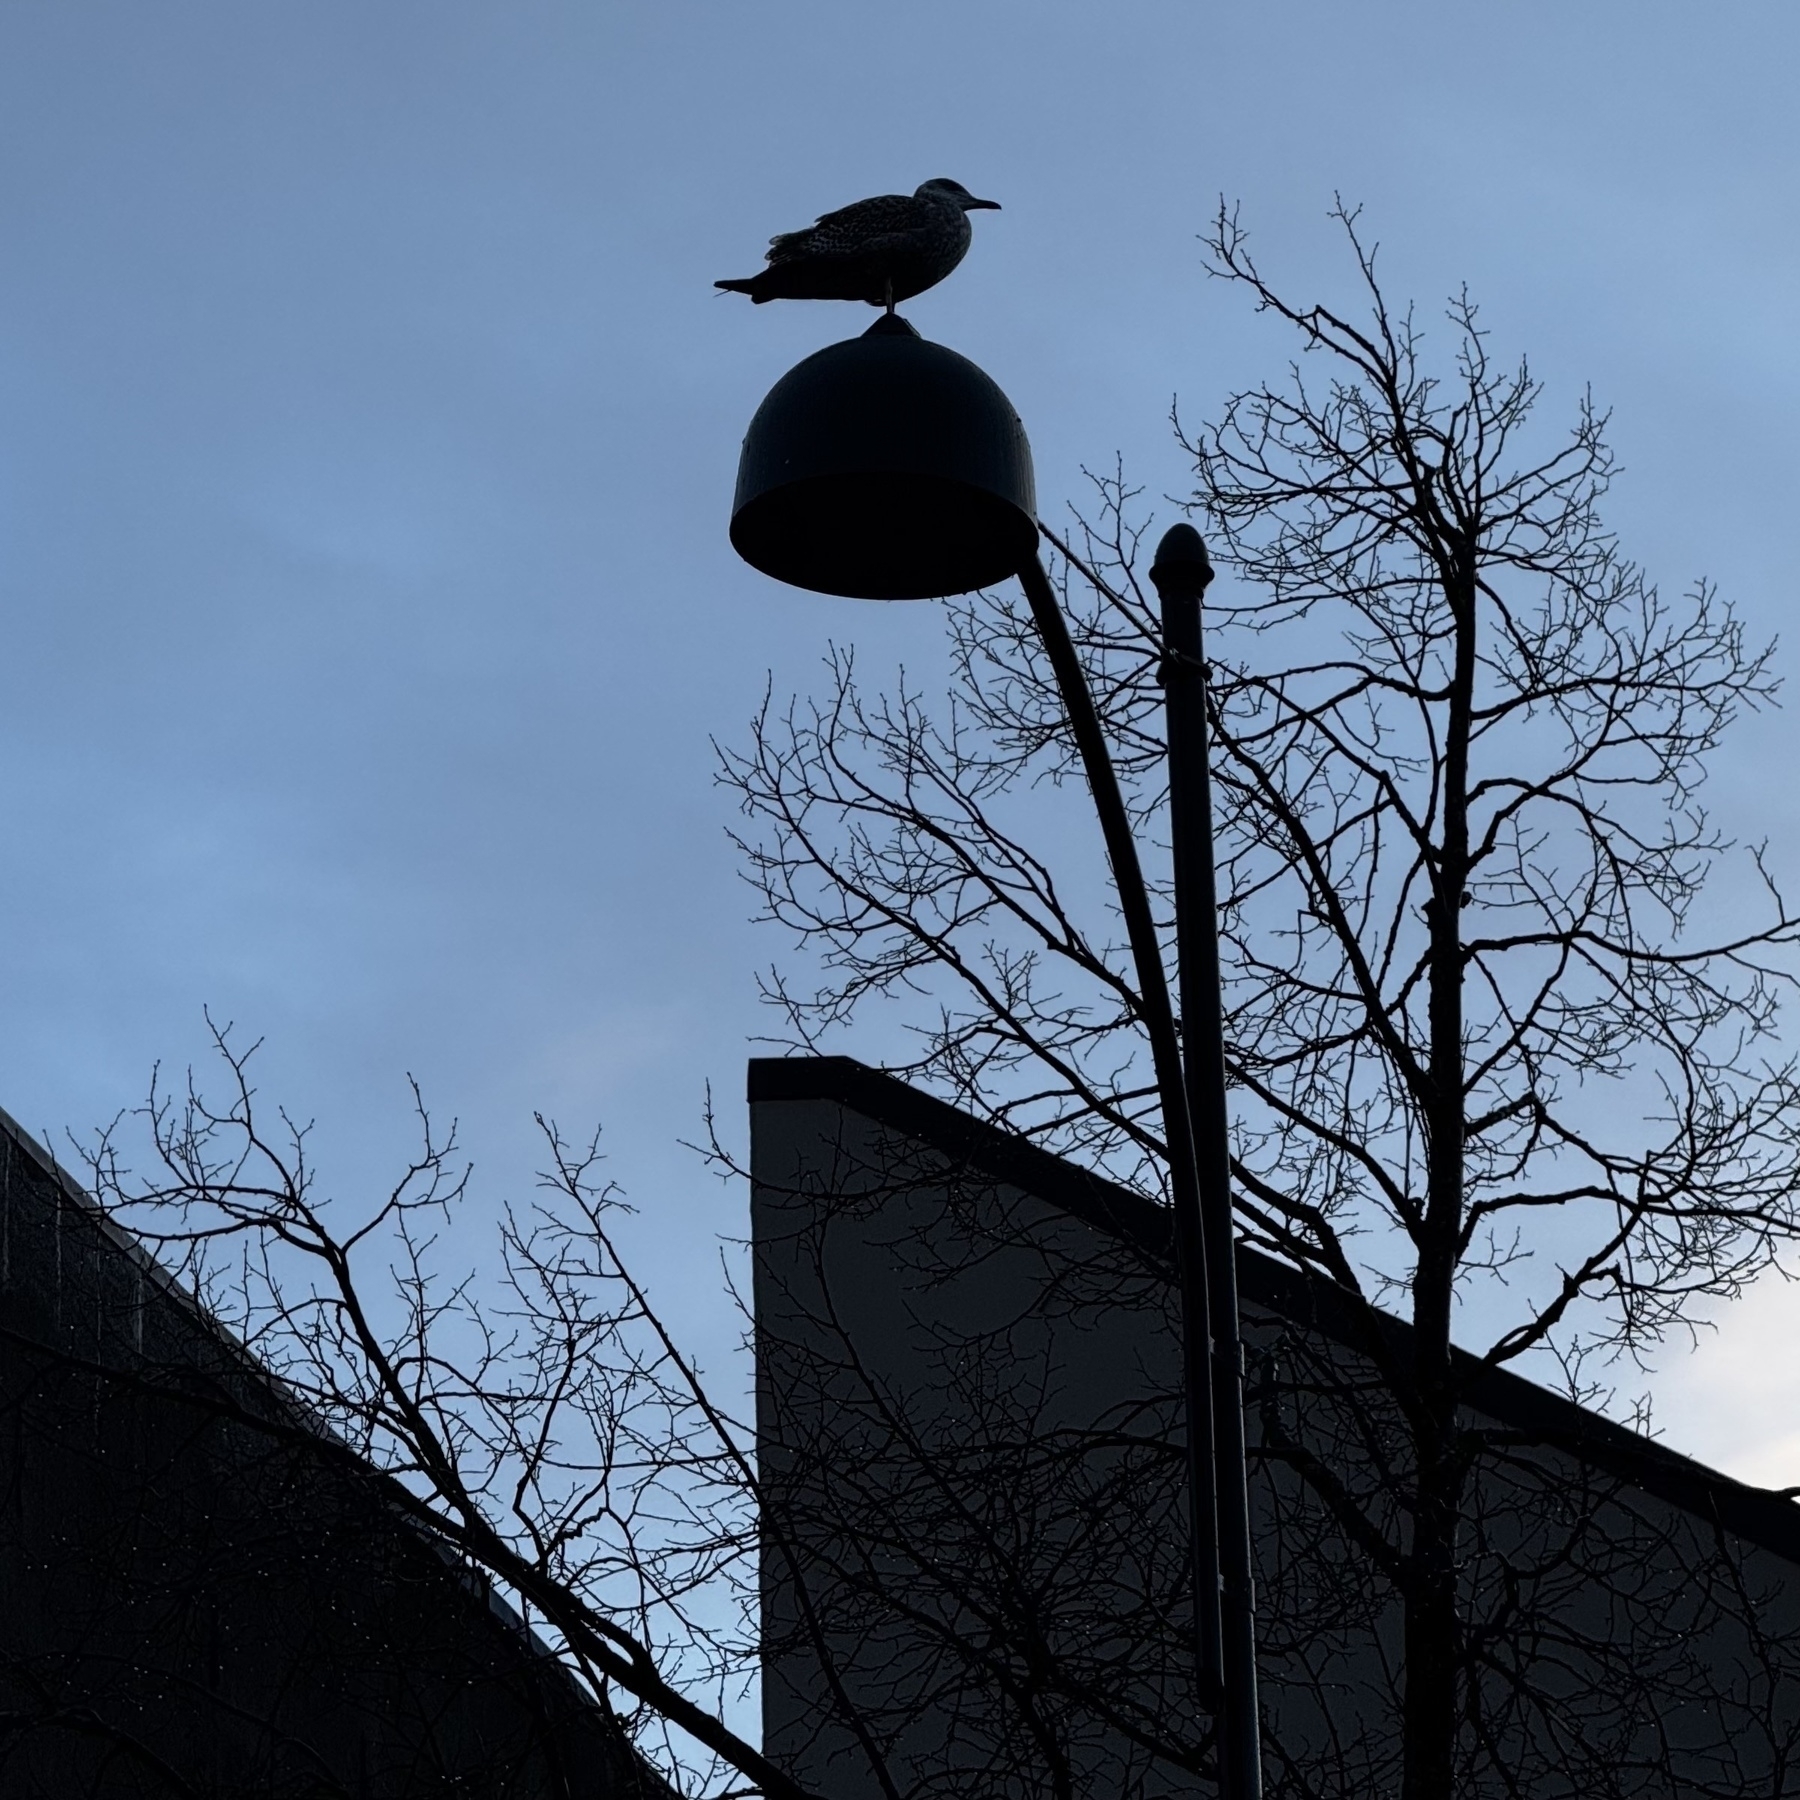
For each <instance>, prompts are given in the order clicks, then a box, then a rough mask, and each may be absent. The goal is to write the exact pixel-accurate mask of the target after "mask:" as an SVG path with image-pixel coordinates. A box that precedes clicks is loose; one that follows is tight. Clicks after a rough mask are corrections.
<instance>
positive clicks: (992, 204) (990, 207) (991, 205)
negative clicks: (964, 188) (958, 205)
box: [963, 200, 1000, 212]
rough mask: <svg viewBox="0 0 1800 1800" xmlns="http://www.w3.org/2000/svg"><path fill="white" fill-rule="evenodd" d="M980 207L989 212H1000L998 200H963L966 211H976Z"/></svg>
mask: <svg viewBox="0 0 1800 1800" xmlns="http://www.w3.org/2000/svg"><path fill="white" fill-rule="evenodd" d="M978 207H979V208H983V209H985V210H986V211H988V212H998V211H999V210H1000V202H999V201H998V200H965V201H964V202H963V211H964V212H974V211H975V210H976V209H977V208H978Z"/></svg>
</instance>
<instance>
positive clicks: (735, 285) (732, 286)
mask: <svg viewBox="0 0 1800 1800" xmlns="http://www.w3.org/2000/svg"><path fill="white" fill-rule="evenodd" d="M713 286H714V287H716V288H723V289H724V290H725V291H726V293H728V294H748V295H749V296H750V298H751V299H752V300H754V301H755V302H756V304H757V305H758V306H761V305H762V303H763V302H764V301H765V300H769V299H772V298H773V297H774V296H773V295H770V294H765V293H763V292H762V277H761V276H759V275H751V276H749V277H747V278H746V279H744V280H742V281H715V282H714V283H713Z"/></svg>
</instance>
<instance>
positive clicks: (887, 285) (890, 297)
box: [881, 275, 894, 319]
mask: <svg viewBox="0 0 1800 1800" xmlns="http://www.w3.org/2000/svg"><path fill="white" fill-rule="evenodd" d="M881 285H882V287H883V289H884V290H885V292H886V294H887V316H888V317H889V318H890V319H891V318H892V317H893V316H894V278H893V276H891V275H889V276H887V277H885V278H884V280H883V281H882V284H881Z"/></svg>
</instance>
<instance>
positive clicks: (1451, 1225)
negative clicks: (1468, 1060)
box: [1401, 550, 1476, 1800]
mask: <svg viewBox="0 0 1800 1800" xmlns="http://www.w3.org/2000/svg"><path fill="white" fill-rule="evenodd" d="M1443 579H1444V587H1445V591H1446V597H1447V598H1448V600H1449V602H1450V609H1451V613H1452V617H1453V618H1454V621H1455V633H1456V635H1455V661H1454V666H1453V668H1452V671H1451V679H1450V694H1449V706H1448V719H1447V721H1446V730H1445V736H1444V780H1443V790H1442V793H1443V818H1442V838H1441V840H1440V846H1439V855H1438V860H1437V866H1436V868H1435V869H1434V870H1433V871H1432V875H1433V889H1432V893H1431V894H1430V896H1429V898H1428V900H1427V902H1426V917H1427V926H1428V930H1429V934H1430V984H1431V998H1430V1017H1429V1029H1430V1040H1431V1041H1430V1063H1429V1072H1428V1078H1427V1079H1428V1094H1427V1098H1426V1102H1425V1106H1424V1118H1425V1131H1426V1134H1427V1139H1428V1142H1427V1163H1426V1168H1427V1176H1426V1180H1427V1194H1426V1205H1425V1216H1424V1219H1423V1222H1422V1228H1421V1230H1420V1233H1419V1237H1420V1242H1419V1246H1418V1263H1417V1265H1416V1269H1415V1274H1414V1282H1413V1345H1414V1373H1415V1379H1416V1381H1417V1383H1418V1386H1417V1390H1416V1394H1415V1396H1414V1405H1413V1407H1412V1409H1411V1411H1412V1431H1413V1444H1414V1456H1415V1467H1416V1471H1417V1473H1416V1476H1415V1482H1414V1495H1413V1517H1412V1542H1411V1546H1410V1551H1409V1554H1408V1557H1407V1581H1406V1633H1405V1655H1406V1677H1405V1679H1406V1690H1405V1699H1404V1702H1403V1715H1402V1717H1403V1730H1404V1734H1405V1738H1404V1773H1403V1775H1402V1780H1401V1792H1402V1796H1403V1800H1453V1793H1452V1783H1453V1776H1454V1770H1455V1758H1456V1733H1457V1716H1458V1708H1457V1679H1458V1671H1459V1668H1460V1665H1461V1648H1462V1645H1461V1632H1460V1630H1459V1629H1458V1626H1459V1620H1458V1616H1457V1592H1456V1551H1457V1521H1458V1518H1459V1515H1460V1510H1461V1507H1460V1502H1461V1493H1460V1488H1461V1477H1460V1470H1459V1458H1458V1456H1457V1441H1456V1436H1457V1421H1456V1393H1455V1387H1454V1383H1453V1379H1452V1370H1451V1361H1450V1316H1451V1306H1452V1301H1453V1298H1454V1294H1455V1282H1456V1265H1457V1256H1458V1251H1459V1248H1460V1244H1459V1240H1460V1237H1461V1233H1462V1213H1463V1199H1464V1196H1463V1154H1464V1127H1465V1123H1466V1121H1465V1118H1464V1110H1463V1109H1464V1093H1463V1085H1464V1075H1463V1041H1462V1040H1463V995H1462V980H1463V961H1462V919H1461V915H1462V895H1463V884H1464V882H1465V880H1466V879H1467V876H1468V872H1469V812H1468V794H1469V734H1470V726H1471V715H1472V712H1473V706H1474V686H1475V617H1476V615H1475V601H1476V586H1475V579H1474V567H1473V561H1472V558H1471V557H1470V556H1469V554H1468V552H1467V551H1466V550H1464V551H1463V552H1462V554H1460V555H1458V556H1457V557H1456V558H1455V560H1454V561H1452V562H1450V563H1448V564H1446V566H1445V567H1444V570H1443Z"/></svg>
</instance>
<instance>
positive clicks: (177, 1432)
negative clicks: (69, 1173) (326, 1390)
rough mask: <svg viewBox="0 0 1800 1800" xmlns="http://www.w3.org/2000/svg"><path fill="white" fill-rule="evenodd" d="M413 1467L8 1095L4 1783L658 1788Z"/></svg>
mask: <svg viewBox="0 0 1800 1800" xmlns="http://www.w3.org/2000/svg"><path fill="white" fill-rule="evenodd" d="M389 1494H390V1490H388V1489H387V1488H386V1487H385V1485H384V1482H383V1479H382V1478H381V1477H379V1476H378V1475H377V1474H376V1472H375V1471H374V1470H373V1469H370V1468H368V1467H366V1466H364V1465H361V1464H360V1463H358V1461H357V1460H356V1459H355V1458H354V1457H353V1456H351V1455H349V1454H348V1452H347V1451H346V1450H345V1449H344V1447H343V1446H342V1445H341V1444H338V1443H336V1442H335V1441H334V1440H331V1439H330V1438H329V1437H328V1436H327V1435H325V1434H323V1433H322V1432H320V1431H318V1430H317V1429H316V1428H315V1427H314V1426H313V1425H312V1424H311V1423H310V1422H309V1421H308V1420H307V1419H306V1418H305V1416H304V1415H303V1414H302V1413H301V1412H300V1411H299V1410H298V1408H297V1407H296V1406H295V1404H294V1403H293V1401H292V1400H291V1399H290V1398H289V1397H288V1396H286V1395H285V1394H284V1392H283V1391H282V1389H281V1387H280V1384H279V1383H278V1382H276V1381H274V1380H273V1379H272V1378H271V1377H269V1376H268V1375H267V1374H266V1373H265V1372H264V1371H262V1370H261V1369H260V1368H259V1367H258V1366H257V1365H256V1364H255V1362H254V1361H253V1360H252V1359H251V1358H250V1357H249V1356H248V1355H247V1354H246V1353H245V1352H244V1350H243V1349H242V1347H241V1346H239V1345H238V1344H237V1343H236V1342H235V1341H234V1340H233V1339H232V1338H231V1337H230V1336H229V1334H228V1333H226V1332H224V1331H223V1330H221V1329H220V1328H219V1327H218V1325H217V1324H215V1323H214V1322H213V1321H212V1320H211V1319H209V1318H208V1317H207V1316H206V1315H205V1314H204V1313H203V1312H202V1311H201V1310H200V1309H199V1308H198V1307H197V1306H196V1305H195V1304H194V1303H193V1302H192V1300H191V1299H190V1298H188V1296H187V1295H186V1294H184V1293H183V1292H182V1291H181V1290H179V1289H178V1288H177V1287H176V1286H175V1285H174V1284H173V1283H172V1282H171V1281H170V1279H169V1278H168V1277H167V1276H166V1275H165V1274H164V1272H163V1271H162V1270H161V1269H159V1267H158V1266H157V1265H156V1263H155V1262H154V1261H153V1260H152V1259H151V1258H150V1257H149V1256H147V1255H146V1254H145V1253H144V1251H143V1250H142V1248H141V1247H140V1246H139V1245H137V1244H136V1243H135V1242H133V1241H132V1240H131V1239H130V1238H129V1237H128V1236H127V1235H126V1234H125V1233H124V1232H122V1231H120V1230H119V1229H118V1228H117V1227H115V1226H114V1225H113V1224H112V1223H110V1222H109V1221H108V1220H106V1219H105V1218H103V1217H102V1216H101V1214H100V1213H99V1212H98V1211H97V1210H96V1208H95V1207H94V1206H93V1204H92V1203H91V1201H89V1199H88V1198H87V1197H86V1196H85V1195H84V1194H83V1193H82V1192H81V1191H80V1189H79V1188H78V1187H76V1186H75V1184H74V1183H72V1182H71V1181H70V1180H68V1179H67V1177H66V1176H64V1175H63V1174H62V1173H61V1172H60V1171H59V1170H58V1169H56V1168H55V1167H54V1166H53V1164H52V1163H51V1161H50V1159H48V1158H47V1157H46V1156H45V1154H44V1153H43V1152H42V1151H41V1150H40V1149H39V1148H38V1147H37V1146H36V1145H35V1144H34V1143H33V1142H32V1141H31V1139H29V1138H28V1137H27V1136H26V1135H25V1134H24V1133H23V1132H21V1131H20V1130H19V1129H18V1128H17V1127H16V1126H15V1125H14V1124H13V1123H12V1122H11V1121H10V1120H9V1119H7V1118H6V1117H5V1116H4V1114H0V1796H5V1797H7V1800H11V1797H12V1796H26V1795H45V1796H57V1797H59V1800H61V1797H65V1796H77V1795H90V1794H92V1795H120V1796H124V1795H157V1796H162V1795H169V1796H176V1795H180V1796H209V1797H210V1796H220V1797H223V1796H234V1795H252V1794H254V1795H258V1796H289V1795H293V1796H300V1795H305V1796H308V1797H312V1796H331V1795H344V1796H357V1797H363V1796H367V1797H370V1800H374V1797H377V1796H381V1797H386V1796H411V1795H456V1796H470V1797H474V1796H482V1797H488V1796H491V1797H494V1800H499V1797H501V1796H506V1797H509V1800H510V1797H512V1796H518V1797H520V1800H525V1797H530V1800H538V1797H540V1796H542V1797H549V1796H559V1797H562V1796H566V1797H569V1800H661V1797H662V1796H664V1795H666V1793H667V1790H666V1789H665V1788H663V1787H662V1785H661V1784H660V1782H659V1781H658V1780H657V1778H656V1777H655V1776H654V1775H653V1774H652V1773H651V1772H650V1771H648V1769H646V1768H645V1767H644V1765H642V1764H641V1763H640V1762H639V1761H638V1760H637V1759H636V1757H635V1756H634V1755H633V1754H632V1752H631V1751H630V1749H629V1747H628V1746H627V1744H626V1743H625V1741H624V1739H623V1737H622V1735H621V1733H620V1731H619V1729H618V1727H617V1726H616V1724H615V1723H614V1721H613V1720H612V1719H611V1717H610V1715H608V1714H607V1713H606V1712H605V1711H604V1710H603V1709H602V1708H601V1707H599V1706H597V1705H595V1704H594V1702H593V1701H592V1700H591V1698H589V1697H588V1696H586V1695H585V1694H584V1693H582V1692H581V1691H580V1690H579V1689H578V1688H577V1686H576V1684H575V1683H574V1682H573V1681H572V1680H571V1679H570V1678H569V1676H568V1675H567V1674H566V1673H565V1672H564V1671H563V1670H562V1669H561V1668H560V1666H559V1665H558V1664H557V1663H556V1662H555V1661H554V1659H552V1658H551V1657H550V1656H549V1655H548V1653H547V1652H546V1651H545V1650H544V1649H543V1647H542V1646H541V1645H540V1644H538V1643H537V1642H535V1641H534V1639H533V1638H532V1636H531V1634H530V1633H529V1632H528V1631H527V1630H526V1629H525V1628H524V1627H523V1625H522V1624H521V1623H520V1621H519V1620H518V1619H517V1618H516V1617H515V1616H514V1615H513V1614H512V1613H511V1612H510V1611H509V1610H508V1609H507V1608H506V1607H505V1606H503V1605H502V1604H501V1603H500V1602H499V1601H498V1600H497V1599H496V1598H494V1597H493V1596H491V1595H490V1594H489V1592H488V1590H487V1589H486V1587H485V1586H484V1584H483V1583H482V1582H481V1581H480V1580H479V1579H477V1578H476V1577H475V1576H473V1575H472V1574H470V1573H469V1572H468V1571H467V1570H466V1569H465V1568H463V1567H462V1566H460V1565H459V1564H458V1562H457V1561H456V1559H455V1558H454V1557H453V1556H452V1555H451V1554H450V1553H449V1551H448V1550H447V1548H446V1547H445V1546H444V1545H443V1544H441V1543H439V1542H436V1541H434V1540H433V1539H432V1538H430V1537H429V1536H428V1535H426V1534H425V1533H424V1532H422V1531H421V1530H420V1529H419V1528H418V1527H417V1526H415V1525H414V1524H412V1523H411V1522H409V1521H408V1520H406V1519H403V1518H402V1517H401V1516H400V1514H399V1513H398V1511H397V1510H396V1508H395V1506H394V1505H393V1504H392V1502H391V1499H390V1497H389Z"/></svg>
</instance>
